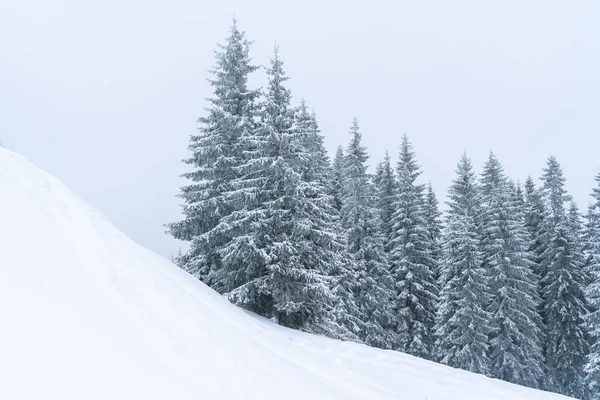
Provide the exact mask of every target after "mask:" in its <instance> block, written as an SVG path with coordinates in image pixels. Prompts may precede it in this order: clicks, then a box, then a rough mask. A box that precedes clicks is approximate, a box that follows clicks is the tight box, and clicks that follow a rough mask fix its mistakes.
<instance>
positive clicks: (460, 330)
mask: <svg viewBox="0 0 600 400" xmlns="http://www.w3.org/2000/svg"><path fill="white" fill-rule="evenodd" d="M456 172H457V177H456V179H455V180H454V181H453V182H452V185H451V186H450V190H449V202H448V207H449V210H448V214H447V219H446V227H445V229H444V235H443V251H444V256H443V259H442V275H441V277H440V283H441V285H440V286H441V287H442V290H441V294H440V302H439V305H438V309H437V314H436V336H437V341H436V349H437V356H438V359H439V360H440V361H441V362H442V363H444V364H447V365H450V366H452V367H455V368H461V369H464V370H467V371H471V372H477V373H483V374H485V373H487V372H488V371H489V366H490V360H489V358H488V334H489V333H490V332H491V329H490V326H489V321H490V319H491V317H490V314H489V313H488V311H487V310H486V307H487V306H488V304H489V303H490V293H489V292H490V289H489V287H488V282H487V275H486V271H485V270H483V269H482V268H481V260H482V256H481V252H480V251H479V243H478V234H479V228H478V226H477V219H478V216H479V213H480V211H479V208H480V205H479V196H478V187H477V182H476V178H475V173H474V172H473V167H472V165H471V160H469V158H468V157H467V156H466V154H465V155H463V156H462V158H461V159H460V161H459V163H458V168H457V171H456Z"/></svg>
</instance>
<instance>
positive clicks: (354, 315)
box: [294, 100, 360, 341]
mask: <svg viewBox="0 0 600 400" xmlns="http://www.w3.org/2000/svg"><path fill="white" fill-rule="evenodd" d="M294 132H295V133H296V135H297V136H298V138H299V139H301V140H302V143H303V145H304V147H305V149H306V154H307V156H306V157H298V158H296V160H295V161H296V163H295V165H296V167H297V169H298V170H299V171H301V175H302V180H303V182H304V195H305V196H306V197H307V201H308V204H309V205H312V207H310V208H309V209H308V215H309V220H311V221H312V223H313V226H315V227H318V231H316V232H314V235H313V236H315V235H316V236H318V235H325V236H326V238H327V240H326V241H323V240H320V241H319V240H318V237H315V238H314V239H315V240H316V243H317V244H320V245H322V246H324V247H325V251H331V252H332V253H329V254H328V256H327V257H323V254H322V253H323V250H321V251H316V252H314V253H313V254H311V255H310V256H312V257H316V259H315V260H314V264H315V265H316V264H319V263H323V262H325V261H326V263H327V268H326V270H327V272H328V274H329V276H330V279H329V283H330V285H331V287H330V290H331V292H332V296H333V297H334V298H335V301H334V304H333V306H332V307H330V306H329V305H328V309H327V315H326V316H325V317H324V318H322V319H321V320H320V321H319V323H318V324H316V325H314V326H311V328H310V329H311V330H312V331H313V332H315V333H322V334H325V335H328V336H331V337H335V338H338V339H343V340H352V341H360V339H359V338H358V336H357V335H356V334H355V333H354V332H358V331H359V330H360V328H359V327H360V320H359V319H358V315H359V312H358V310H357V306H356V302H355V299H354V295H353V293H352V289H351V286H352V285H351V283H352V276H353V274H352V272H351V271H350V262H349V257H348V254H347V253H346V248H345V239H344V234H343V231H342V229H341V224H340V215H339V210H338V208H337V207H336V200H335V198H334V196H333V194H332V193H331V189H330V188H331V183H332V182H331V166H330V164H329V156H328V155H327V150H326V149H325V146H324V142H323V136H322V135H321V134H320V131H319V126H318V123H317V119H316V116H315V113H314V112H312V113H309V112H308V107H307V106H306V102H305V101H304V100H302V101H301V104H300V107H299V108H298V110H297V111H296V115H295V125H294ZM341 163H342V160H340V173H341V168H342V166H341ZM339 178H340V182H339V183H340V185H341V183H342V182H341V175H340V176H339ZM340 194H341V193H340ZM340 201H341V199H340ZM323 266H324V267H325V265H323ZM323 270H325V269H323Z"/></svg>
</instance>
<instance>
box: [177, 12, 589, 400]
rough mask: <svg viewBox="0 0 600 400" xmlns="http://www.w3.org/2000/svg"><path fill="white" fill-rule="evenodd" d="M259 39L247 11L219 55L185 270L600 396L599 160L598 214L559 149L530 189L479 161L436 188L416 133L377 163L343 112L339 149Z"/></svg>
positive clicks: (483, 367)
mask: <svg viewBox="0 0 600 400" xmlns="http://www.w3.org/2000/svg"><path fill="white" fill-rule="evenodd" d="M251 47H252V43H251V42H250V41H249V39H248V38H247V37H246V34H245V33H244V32H243V31H242V30H241V29H240V28H239V27H238V25H237V24H236V23H235V22H234V23H233V25H232V26H231V29H230V31H229V35H228V37H227V38H226V40H225V41H224V42H223V44H221V45H219V46H218V47H217V51H216V52H215V63H214V65H213V67H212V69H211V70H210V72H209V75H208V78H209V82H210V84H211V86H212V91H213V93H212V94H211V96H210V98H208V99H207V107H206V109H205V110H204V111H203V112H202V113H201V115H200V118H199V123H198V131H197V132H196V133H194V134H192V135H191V137H190V140H189V158H187V159H185V160H184V162H185V163H186V164H187V171H188V172H187V173H185V175H184V178H185V181H186V182H185V185H184V186H183V187H181V190H180V192H179V194H178V197H179V198H180V200H179V201H180V202H181V204H182V211H183V218H182V219H181V220H179V221H173V222H170V223H169V224H167V229H168V232H169V233H170V234H171V235H172V236H173V237H175V238H176V239H178V240H181V241H184V242H187V244H188V246H187V249H186V250H185V251H183V252H181V253H180V254H179V255H178V256H177V257H176V262H177V264H178V265H179V266H180V267H181V268H182V269H184V270H185V271H187V272H189V273H190V274H192V275H193V276H195V277H197V278H198V279H200V280H201V281H203V282H204V283H206V284H207V285H208V286H210V287H211V288H212V289H214V290H215V291H217V292H219V293H221V294H223V295H224V296H226V297H227V298H228V299H229V301H231V302H232V303H234V304H236V305H238V306H240V307H243V308H245V309H247V310H249V311H252V312H255V313H257V314H259V315H261V316H264V317H266V318H269V319H271V320H273V321H275V322H277V323H279V324H281V325H284V326H287V327H291V328H294V329H299V330H302V331H306V332H310V333H315V334H321V335H326V336H329V337H333V338H337V339H342V340H347V341H354V342H359V343H364V344H367V345H369V346H373V347H377V348H382V349H391V350H396V351H400V352H404V353H408V354H411V355H414V356H417V357H421V358H424V359H428V360H432V361H436V362H440V363H442V364H446V365H448V366H451V367H455V368H460V369H464V370H468V371H471V372H476V373H480V374H483V375H486V376H489V377H493V378H497V379H501V380H505V381H508V382H512V383H516V384H520V385H524V386H529V387H532V388H539V389H543V390H548V391H552V392H557V393H561V394H565V395H568V396H573V397H575V398H579V399H586V400H588V399H589V400H600V171H598V172H599V173H598V175H597V176H596V182H597V185H596V187H593V188H590V197H589V207H588V208H587V209H586V210H580V209H578V207H577V205H576V204H575V202H574V201H573V200H572V198H571V196H570V195H569V193H568V192H567V191H566V189H565V181H566V177H565V176H564V174H563V170H562V168H561V165H560V162H559V160H557V159H556V158H555V157H553V156H551V155H550V156H549V157H548V158H547V162H546V164H545V165H540V170H539V171H532V177H530V178H528V179H527V180H526V181H525V182H518V181H515V180H513V179H511V177H509V176H507V175H506V174H505V172H504V170H503V166H502V162H509V161H510V160H500V159H498V158H497V157H496V156H495V155H494V154H493V153H490V154H489V156H488V158H487V161H486V162H485V165H484V166H483V168H482V169H481V171H477V170H475V168H474V167H473V165H472V162H471V160H470V158H469V155H468V154H463V155H462V156H461V157H460V158H459V159H458V160H457V162H456V166H455V177H454V180H453V181H452V184H451V186H450V188H449V191H448V193H443V194H440V193H436V192H435V190H434V188H433V187H432V186H431V185H430V184H427V182H423V180H422V179H421V173H422V169H421V167H420V164H419V159H418V154H417V153H416V152H415V149H413V146H412V144H411V140H410V137H408V136H407V135H404V136H403V137H402V142H401V146H400V148H399V149H398V150H397V151H394V152H393V153H391V154H386V155H385V157H384V158H383V159H382V160H380V161H377V160H375V161H373V160H369V154H368V149H367V148H366V147H365V145H364V144H363V140H362V134H363V132H362V130H361V126H360V122H359V120H358V119H354V120H352V121H340V123H344V124H347V125H348V136H347V142H346V143H344V144H341V145H340V146H339V147H338V149H337V151H336V152H335V154H331V155H330V154H328V152H327V150H326V148H325V145H324V138H323V136H322V134H321V131H320V129H319V124H318V120H317V116H316V114H315V112H313V111H312V109H311V107H310V105H309V104H308V103H307V102H305V101H304V100H301V101H296V98H295V97H293V96H292V93H291V92H290V90H289V89H288V87H287V81H288V79H289V78H288V76H287V75H286V71H285V63H284V61H283V60H282V59H281V57H280V55H279V53H278V50H277V48H275V49H274V52H273V54H272V57H271V60H270V63H269V64H268V65H267V66H266V67H265V68H259V67H258V66H257V65H255V64H254V63H253V61H252V55H251ZM265 73H266V76H267V78H268V84H267V85H266V86H265V87H262V88H254V87H250V85H249V83H248V81H249V78H250V77H251V76H253V75H254V74H265ZM400 134H401V132H400ZM370 165H372V166H373V167H375V168H373V169H372V170H371V169H370V167H369V166H370ZM448 167H450V166H448ZM438 198H440V199H441V198H444V199H447V202H446V203H445V204H440V203H439V201H438Z"/></svg>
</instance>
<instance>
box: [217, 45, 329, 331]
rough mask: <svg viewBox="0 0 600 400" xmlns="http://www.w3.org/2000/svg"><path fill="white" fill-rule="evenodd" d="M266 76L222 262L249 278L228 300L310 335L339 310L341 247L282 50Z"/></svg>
mask: <svg viewBox="0 0 600 400" xmlns="http://www.w3.org/2000/svg"><path fill="white" fill-rule="evenodd" d="M267 75H268V77H269V83H268V87H267V90H266V94H265V98H264V100H263V102H262V105H261V112H260V114H261V122H260V124H259V126H258V128H257V129H256V130H255V131H254V133H253V134H250V135H247V136H245V137H243V138H242V142H243V144H244V151H245V158H246V160H245V163H244V164H243V165H242V166H240V171H241V178H240V179H238V180H237V181H236V182H235V183H234V188H235V189H236V192H235V195H237V196H239V198H240V199H242V200H243V202H244V205H245V207H244V209H242V210H241V211H239V212H235V213H232V214H231V215H230V216H228V217H226V218H224V219H223V225H225V226H227V227H228V229H229V230H230V232H231V236H232V237H233V239H232V241H231V242H230V243H229V245H228V246H227V247H226V248H225V249H224V250H225V251H224V254H223V261H224V263H225V264H226V265H227V266H229V267H230V268H231V270H232V271H234V270H237V271H243V276H244V277H245V278H246V282H244V283H243V284H242V285H240V286H238V287H236V288H235V289H234V290H233V291H231V292H230V294H229V297H230V299H231V300H232V301H233V302H234V303H236V304H239V305H242V306H244V307H245V308H248V309H250V310H252V311H255V312H257V313H259V314H261V315H264V316H267V317H272V318H274V319H275V320H276V321H277V322H278V323H280V324H282V325H285V326H289V327H293V328H298V329H305V330H309V329H310V328H311V327H312V326H314V325H317V324H320V323H322V321H323V320H324V318H326V317H327V312H328V310H329V309H330V308H331V305H332V304H333V296H332V292H331V290H330V287H331V282H330V278H329V275H330V268H331V267H332V265H334V264H335V263H336V260H337V255H336V253H335V252H336V250H339V248H340V247H341V246H340V245H339V244H338V243H337V242H336V235H335V232H333V231H332V230H331V229H330V228H331V226H330V224H329V220H328V218H329V215H330V212H329V210H330V209H332V207H331V204H332V201H331V199H330V198H328V196H327V195H326V194H325V188H324V187H323V183H322V182H321V181H320V176H318V174H317V173H316V172H315V171H317V169H318V168H320V167H319V164H318V163H317V162H316V159H317V158H318V157H319V156H322V155H317V154H316V153H315V152H314V151H313V152H311V149H309V148H307V143H308V142H309V140H307V138H312V139H313V140H314V138H315V136H316V135H318V131H316V126H315V121H313V119H312V118H311V117H310V116H309V117H308V121H309V122H310V123H308V124H307V123H306V119H302V118H295V110H294V108H292V107H291V106H290V101H291V93H290V91H289V89H287V88H286V87H285V82H286V80H287V77H286V75H285V73H284V70H283V62H282V61H281V60H280V59H279V56H278V52H277V49H276V51H275V55H274V57H273V59H272V60H271V65H270V68H269V69H268V70H267ZM311 165H312V166H311ZM317 178H319V179H317Z"/></svg>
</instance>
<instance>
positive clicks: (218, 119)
mask: <svg viewBox="0 0 600 400" xmlns="http://www.w3.org/2000/svg"><path fill="white" fill-rule="evenodd" d="M249 52H250V42H249V41H248V40H247V39H246V38H245V33H244V32H242V31H240V30H239V29H238V27H237V24H236V22H235V21H234V22H233V25H232V27H231V29H230V32H229V37H228V38H227V39H226V41H225V44H224V45H220V46H219V49H218V50H217V52H216V66H215V68H214V69H213V70H211V71H210V72H211V74H212V75H213V78H212V79H210V80H209V82H210V84H211V86H212V88H213V97H212V98H209V99H208V102H209V106H208V108H206V113H207V115H206V116H203V117H201V118H200V119H199V122H200V127H199V132H198V133H197V134H195V135H192V136H191V137H190V144H189V150H190V151H191V152H192V155H191V157H190V158H188V159H186V160H184V162H185V163H186V164H188V165H190V166H192V168H193V170H192V171H191V172H188V173H186V174H184V175H183V177H184V178H186V179H187V180H188V181H190V183H189V184H187V185H186V186H184V187H182V188H181V193H180V194H179V197H180V198H182V199H183V210H182V211H183V214H184V216H185V218H184V219H183V220H182V221H178V222H174V223H171V224H168V225H167V226H168V230H169V233H170V234H171V235H173V237H175V238H176V239H179V240H183V241H187V242H190V248H189V250H188V251H187V252H186V253H185V254H184V255H183V256H182V257H180V258H179V262H180V265H181V266H182V268H184V269H185V270H187V271H188V272H189V273H191V274H192V275H194V276H196V277H198V278H199V279H201V280H203V281H204V282H206V283H207V284H208V285H210V286H211V287H213V288H214V289H215V290H217V291H219V292H221V293H224V292H228V291H229V290H231V289H232V288H234V287H236V285H237V284H239V283H240V282H241V280H240V279H239V278H240V277H239V276H237V275H236V274H229V273H225V271H224V268H223V261H222V255H223V254H222V249H223V248H224V247H225V246H226V245H227V243H228V242H229V241H230V240H231V237H230V236H229V234H228V232H227V231H226V230H224V229H222V226H219V222H220V221H221V219H222V218H223V217H226V216H228V215H230V214H231V213H233V212H235V211H238V210H240V209H241V208H242V207H243V204H242V203H241V202H239V201H238V199H236V198H235V197H234V196H231V191H232V190H233V187H232V182H233V181H234V180H236V179H238V178H239V170H238V168H239V165H240V163H241V162H242V161H243V159H244V157H243V149H242V145H241V138H242V137H243V136H246V135H248V134H250V133H251V132H252V131H253V130H254V129H255V117H256V99H257V98H258V96H259V91H257V90H251V89H249V88H248V84H247V82H248V77H249V75H250V74H251V73H252V72H254V71H255V70H256V69H257V67H256V66H254V65H253V64H252V62H251V59H250V54H249Z"/></svg>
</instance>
